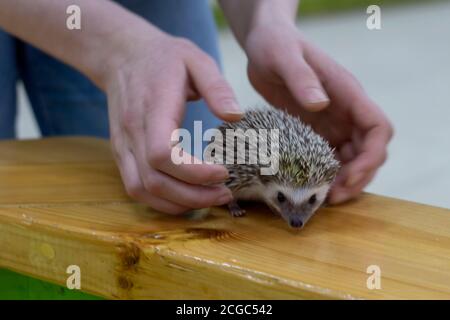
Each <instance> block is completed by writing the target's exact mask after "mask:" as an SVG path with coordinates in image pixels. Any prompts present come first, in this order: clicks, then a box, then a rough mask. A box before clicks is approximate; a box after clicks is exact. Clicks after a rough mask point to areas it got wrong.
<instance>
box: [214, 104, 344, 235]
mask: <svg viewBox="0 0 450 320" xmlns="http://www.w3.org/2000/svg"><path fill="white" fill-rule="evenodd" d="M218 129H219V130H220V132H221V133H222V137H223V139H222V141H220V140H217V139H215V140H214V141H213V142H212V143H211V144H210V146H211V145H212V146H214V152H212V154H213V155H214V154H217V152H218V151H220V152H221V153H222V154H223V157H224V158H223V159H224V160H223V162H222V163H223V164H224V165H225V167H226V168H227V169H228V171H229V179H228V180H227V181H226V186H227V187H228V188H230V190H231V191H232V193H233V196H234V200H233V201H232V202H231V203H230V204H229V205H228V207H229V209H230V213H231V215H232V216H233V217H238V216H241V215H243V214H244V213H245V211H244V210H242V209H241V208H240V207H239V205H238V203H237V201H238V200H254V201H261V202H264V203H265V204H267V205H268V206H269V207H270V208H271V209H272V211H274V212H275V213H276V214H280V215H281V217H282V218H283V219H284V220H285V221H287V222H288V224H289V225H290V226H291V227H293V228H302V227H303V226H304V225H305V224H306V223H307V222H308V220H309V219H310V218H311V217H312V215H313V214H314V213H315V211H316V210H317V209H318V208H319V207H320V206H321V205H322V203H323V202H324V200H325V198H326V195H327V193H328V190H329V189H330V185H331V183H332V182H333V180H334V178H335V176H336V174H337V172H338V170H339V162H338V161H337V160H336V159H335V157H334V153H333V149H332V148H330V146H329V144H328V142H327V141H325V140H324V139H323V138H322V137H321V136H319V135H318V134H317V133H315V132H314V131H313V130H312V128H311V127H310V126H308V125H306V124H304V123H303V122H301V120H300V119H299V118H298V117H294V116H291V115H289V114H288V113H286V112H284V111H281V110H278V109H274V108H269V109H267V110H266V109H264V110H250V111H247V112H246V114H245V116H244V117H243V118H242V119H241V120H240V121H238V122H233V123H223V124H222V125H221V126H219V128H218ZM229 129H231V130H229ZM239 129H242V130H239ZM248 129H253V130H250V131H256V132H259V133H261V132H262V133H263V134H261V135H259V136H258V139H255V136H253V137H252V136H251V135H244V136H243V135H242V132H249V131H247V130H248ZM261 129H266V130H261ZM271 129H278V130H277V131H278V136H273V135H272V134H271V133H270V132H271ZM266 131H267V133H266ZM233 132H234V133H235V134H232V133H233ZM238 132H240V134H236V133H238ZM239 142H243V144H244V145H245V151H243V150H242V149H238V145H239ZM230 144H231V145H230ZM227 145H228V148H230V149H228V150H232V151H233V155H232V158H233V159H232V160H234V161H229V160H228V159H227V158H226V155H227V154H226V153H227ZM263 145H266V148H259V147H262V146H263ZM255 152H256V153H257V155H256V154H255ZM229 153H230V152H229ZM263 154H264V156H265V158H262V156H263ZM252 156H253V157H255V156H256V159H257V162H256V163H255V161H254V162H253V163H252V161H251V159H252ZM268 158H270V161H272V162H277V164H278V167H277V170H274V171H273V172H272V173H270V174H267V173H266V174H262V170H261V169H262V167H263V166H265V167H266V168H268V161H267V159H268ZM215 159H216V160H217V158H215ZM253 159H255V158H253ZM264 159H265V160H264ZM262 160H264V162H263V161H262ZM216 162H217V161H216ZM231 162H232V163H231ZM262 163H264V165H263V164H262Z"/></svg>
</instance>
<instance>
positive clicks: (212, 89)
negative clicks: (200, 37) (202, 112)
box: [187, 51, 244, 121]
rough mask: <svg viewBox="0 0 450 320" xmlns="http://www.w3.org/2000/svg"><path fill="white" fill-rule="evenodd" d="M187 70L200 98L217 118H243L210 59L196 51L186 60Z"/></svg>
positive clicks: (227, 85) (227, 119) (234, 98)
mask: <svg viewBox="0 0 450 320" xmlns="http://www.w3.org/2000/svg"><path fill="white" fill-rule="evenodd" d="M187 68H188V71H189V74H190V76H191V78H192V80H193V83H194V86H195V87H196V89H197V91H198V92H199V94H200V96H202V97H203V98H204V99H205V101H206V103H207V105H208V107H209V108H210V109H211V111H212V112H213V113H214V114H215V115H216V116H217V117H219V118H221V119H223V120H225V121H237V120H239V119H241V118H242V117H243V115H244V113H243V112H242V110H241V108H240V107H239V104H238V103H237V100H236V97H235V95H234V93H233V90H232V89H231V87H230V86H229V84H228V83H227V82H226V81H225V79H224V78H223V76H222V75H221V74H220V70H219V68H218V67H217V64H216V62H215V61H214V60H213V59H212V58H211V57H209V56H208V55H207V54H205V53H203V52H199V51H196V52H195V53H193V54H191V56H189V57H188V58H187Z"/></svg>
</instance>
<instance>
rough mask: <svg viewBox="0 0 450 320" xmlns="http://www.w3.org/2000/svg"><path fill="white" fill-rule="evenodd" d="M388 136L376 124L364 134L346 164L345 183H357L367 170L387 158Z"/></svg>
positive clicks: (376, 167)
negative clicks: (353, 155) (351, 157)
mask: <svg viewBox="0 0 450 320" xmlns="http://www.w3.org/2000/svg"><path fill="white" fill-rule="evenodd" d="M388 141H389V136H388V135H387V132H386V130H385V129H384V128H382V127H380V126H377V127H374V128H372V129H371V130H370V131H369V132H367V133H366V134H365V136H364V137H363V140H362V142H361V144H360V146H357V147H356V156H355V157H354V159H353V160H351V161H350V162H349V163H348V164H347V168H346V170H343V174H344V175H345V180H346V182H345V185H346V186H348V187H351V186H353V185H355V184H358V183H359V182H360V181H361V180H362V179H364V176H366V175H367V173H368V172H372V171H374V170H376V169H378V168H379V167H380V166H381V165H383V164H384V162H385V161H386V159H387V143H388Z"/></svg>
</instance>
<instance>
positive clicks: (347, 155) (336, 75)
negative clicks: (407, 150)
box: [244, 21, 393, 203]
mask: <svg viewBox="0 0 450 320" xmlns="http://www.w3.org/2000/svg"><path fill="white" fill-rule="evenodd" d="M244 49H245V51H246V53H247V56H248V59H249V64H248V76H249V79H250V82H251V83H252V85H253V86H254V87H255V89H256V90H257V91H258V92H259V93H260V94H261V95H262V96H263V97H264V98H265V99H266V100H267V101H268V102H269V103H271V104H272V105H274V106H276V107H280V108H286V109H287V110H288V111H289V112H290V113H292V114H297V115H299V116H300V117H301V119H302V120H303V121H304V122H306V123H308V124H310V125H311V126H312V127H313V129H314V130H315V131H316V132H318V133H319V134H321V135H322V136H323V137H324V138H326V139H327V140H328V141H329V142H330V143H331V145H332V146H333V147H335V148H336V156H337V158H338V159H339V160H340V161H341V163H342V165H343V166H342V168H341V170H340V172H339V174H338V176H337V178H336V181H335V183H334V185H333V188H332V190H331V192H330V194H329V199H328V201H329V202H330V203H340V202H344V201H347V200H349V199H351V198H353V197H355V196H357V195H358V194H359V193H360V192H361V191H362V190H363V188H364V187H365V186H366V185H367V184H368V183H369V182H370V181H371V180H372V179H373V177H374V176H375V174H376V172H377V170H378V169H379V167H380V166H381V165H382V164H383V163H384V162H385V160H386V156H387V150H386V149H387V145H388V143H389V141H390V139H391V137H392V134H393V129H392V126H391V124H390V123H389V121H388V119H387V118H386V116H385V115H384V114H383V112H382V111H381V109H380V108H379V107H378V106H377V105H376V104H375V103H374V102H373V101H372V100H370V98H369V97H368V96H367V95H366V93H365V92H364V90H363V89H362V87H361V86H360V84H359V83H358V81H357V80H356V79H355V78H354V77H353V75H352V74H350V73H349V72H348V71H347V70H345V69H344V68H343V67H342V66H341V65H339V64H338V63H337V62H335V61H334V60H333V59H331V58H330V57H329V56H327V55H326V54H325V53H324V52H322V51H321V50H319V49H318V48H317V47H315V46H314V45H312V44H311V43H310V42H308V41H307V40H306V39H305V38H304V37H303V35H302V34H301V33H300V32H299V31H298V29H297V28H296V26H295V23H294V22H287V21H286V22H279V23H273V21H272V23H271V24H270V25H264V24H259V25H258V23H256V24H255V25H254V26H253V28H252V29H251V30H250V32H249V33H248V36H247V38H246V40H245V43H244Z"/></svg>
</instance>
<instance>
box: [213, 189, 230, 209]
mask: <svg viewBox="0 0 450 320" xmlns="http://www.w3.org/2000/svg"><path fill="white" fill-rule="evenodd" d="M232 200H233V195H232V194H231V192H230V191H228V192H227V193H225V194H223V195H221V196H220V197H219V198H218V199H217V201H216V205H217V206H222V205H224V204H228V203H230V202H231V201H232Z"/></svg>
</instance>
